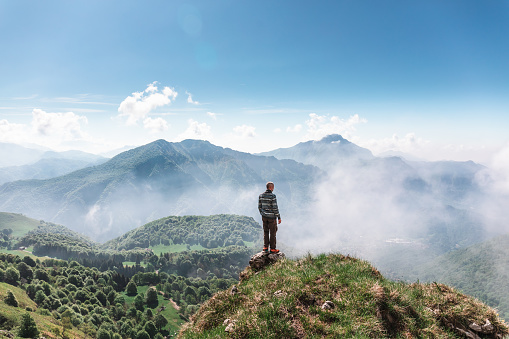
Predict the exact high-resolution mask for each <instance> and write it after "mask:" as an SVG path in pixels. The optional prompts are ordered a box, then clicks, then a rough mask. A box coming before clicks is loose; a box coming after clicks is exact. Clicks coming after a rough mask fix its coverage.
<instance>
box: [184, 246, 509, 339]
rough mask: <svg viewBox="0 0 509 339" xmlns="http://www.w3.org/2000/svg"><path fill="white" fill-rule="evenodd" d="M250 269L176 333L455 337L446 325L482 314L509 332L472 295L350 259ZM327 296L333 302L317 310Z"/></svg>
mask: <svg viewBox="0 0 509 339" xmlns="http://www.w3.org/2000/svg"><path fill="white" fill-rule="evenodd" d="M255 273H256V272H254V271H253V270H252V269H251V268H249V267H248V268H247V269H246V270H245V271H244V272H242V273H241V283H240V284H239V286H238V290H239V293H237V294H232V293H231V292H230V291H223V292H219V293H217V294H216V295H215V296H214V297H212V298H211V299H210V300H209V301H208V302H207V303H205V304H204V305H203V306H202V307H201V308H200V310H199V311H198V312H197V313H196V314H195V316H194V317H193V318H192V320H191V322H190V323H188V324H186V325H185V326H184V327H183V329H182V331H181V333H180V334H179V338H231V337H233V338H262V337H266V338H322V337H331V338H410V337H419V338H459V336H458V335H457V334H456V333H455V332H453V331H452V330H451V329H450V328H449V327H447V326H446V325H444V324H450V323H452V324H455V326H459V327H466V328H467V329H468V325H469V324H471V323H472V322H476V323H477V324H484V323H485V320H486V319H489V321H490V322H491V323H492V324H493V325H494V326H495V328H496V330H497V331H498V332H499V333H501V334H507V333H509V329H508V327H507V326H506V325H505V323H504V322H503V320H501V319H500V318H499V317H498V315H497V313H496V312H495V310H493V309H491V308H489V307H488V306H486V305H484V304H483V303H481V302H479V301H477V300H476V299H474V298H471V297H468V296H465V295H462V294H461V293H458V292H456V291H455V290H453V289H451V288H449V287H447V286H445V285H441V284H406V283H402V282H393V281H390V280H387V279H385V278H384V277H383V276H382V275H381V274H380V273H379V272H378V271H377V270H376V269H375V268H374V267H372V266H371V265H370V264H369V263H367V262H365V261H362V260H358V259H355V258H352V257H346V256H342V255H328V256H326V255H319V256H318V257H315V258H313V257H311V256H307V257H305V258H303V259H301V260H298V261H292V260H280V261H279V262H277V263H276V264H274V265H272V266H271V267H268V268H266V269H265V270H263V271H261V272H259V273H258V274H255ZM325 301H332V302H333V304H334V306H335V307H334V308H333V309H331V310H324V309H322V305H323V304H324V303H325ZM226 319H229V321H227V322H226V323H225V320H226ZM228 322H229V323H231V324H233V325H232V326H233V329H231V331H230V332H229V333H228V332H226V331H225V329H226V326H227V323H228Z"/></svg>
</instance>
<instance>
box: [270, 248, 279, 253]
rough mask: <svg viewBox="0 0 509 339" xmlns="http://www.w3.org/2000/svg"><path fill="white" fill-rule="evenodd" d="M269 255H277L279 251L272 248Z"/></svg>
mask: <svg viewBox="0 0 509 339" xmlns="http://www.w3.org/2000/svg"><path fill="white" fill-rule="evenodd" d="M270 253H279V250H278V249H275V248H272V249H271V250H270Z"/></svg>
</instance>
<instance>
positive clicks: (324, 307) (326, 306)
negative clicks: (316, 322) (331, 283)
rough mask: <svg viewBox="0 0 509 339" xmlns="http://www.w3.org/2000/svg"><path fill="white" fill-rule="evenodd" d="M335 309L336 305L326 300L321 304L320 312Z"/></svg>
mask: <svg viewBox="0 0 509 339" xmlns="http://www.w3.org/2000/svg"><path fill="white" fill-rule="evenodd" d="M335 307H336V305H334V303H333V302H332V301H329V300H327V301H326V302H324V303H323V305H322V310H332V309H333V308H335Z"/></svg>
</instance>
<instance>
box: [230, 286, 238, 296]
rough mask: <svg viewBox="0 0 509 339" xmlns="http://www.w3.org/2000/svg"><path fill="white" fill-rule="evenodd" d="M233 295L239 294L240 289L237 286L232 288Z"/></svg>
mask: <svg viewBox="0 0 509 339" xmlns="http://www.w3.org/2000/svg"><path fill="white" fill-rule="evenodd" d="M231 293H232V295H235V294H237V293H239V289H238V288H237V286H235V285H233V286H232V290H231Z"/></svg>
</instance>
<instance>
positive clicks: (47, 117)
mask: <svg viewBox="0 0 509 339" xmlns="http://www.w3.org/2000/svg"><path fill="white" fill-rule="evenodd" d="M82 124H85V125H86V124H88V120H87V118H86V117H84V116H79V115H76V114H74V113H73V112H67V113H47V112H45V111H43V110H41V109H37V108H36V109H34V110H33V111H32V128H33V130H34V131H35V132H36V133H37V134H39V135H43V136H47V137H52V138H54V137H60V138H62V139H64V140H74V139H82V138H83V137H84V133H83V131H82V130H81V127H82Z"/></svg>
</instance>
